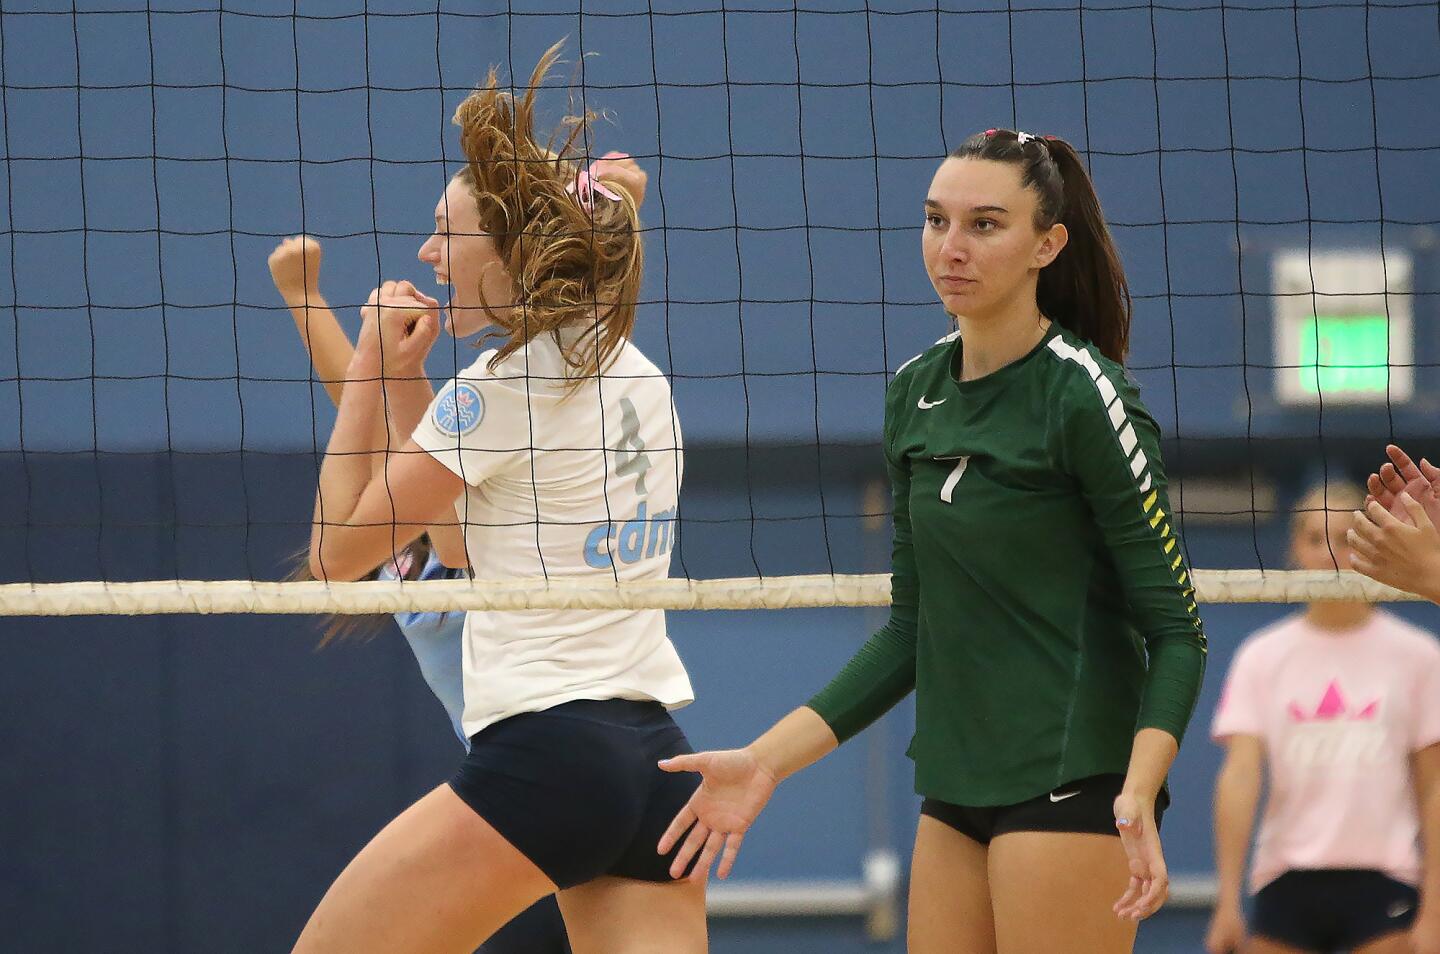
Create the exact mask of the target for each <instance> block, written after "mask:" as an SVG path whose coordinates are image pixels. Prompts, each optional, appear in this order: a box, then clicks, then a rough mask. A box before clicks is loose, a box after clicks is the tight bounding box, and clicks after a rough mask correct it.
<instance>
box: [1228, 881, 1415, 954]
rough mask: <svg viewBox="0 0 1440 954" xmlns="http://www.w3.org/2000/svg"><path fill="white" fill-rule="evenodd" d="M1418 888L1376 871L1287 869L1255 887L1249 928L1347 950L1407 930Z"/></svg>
mask: <svg viewBox="0 0 1440 954" xmlns="http://www.w3.org/2000/svg"><path fill="white" fill-rule="evenodd" d="M1419 907H1420V895H1419V893H1418V892H1417V891H1416V890H1415V889H1414V888H1412V887H1411V886H1410V885H1408V884H1404V883H1403V882H1400V881H1396V880H1395V879H1394V878H1391V877H1389V876H1387V875H1385V874H1384V873H1383V872H1379V871H1369V870H1362V869H1358V868H1325V869H1317V870H1309V871H1287V872H1286V873H1285V874H1283V875H1281V876H1280V877H1278V878H1276V879H1275V880H1274V881H1272V882H1270V883H1269V884H1267V885H1266V886H1265V887H1263V888H1261V889H1260V892H1259V893H1258V894H1256V895H1255V908H1254V912H1253V915H1252V917H1251V919H1250V930H1251V931H1253V932H1254V933H1255V934H1257V935H1259V936H1260V937H1263V938H1268V939H1269V940H1271V941H1277V942H1279V943H1280V944H1288V945H1290V946H1291V947H1299V948H1303V949H1304V950H1307V951H1349V950H1353V949H1354V948H1357V947H1361V946H1362V945H1365V944H1368V943H1369V942H1371V941H1373V940H1375V939H1376V938H1378V937H1381V936H1382V935H1385V934H1391V933H1394V932H1396V931H1405V930H1409V928H1410V925H1411V924H1412V923H1413V922H1414V920H1415V911H1416V909H1417V908H1419Z"/></svg>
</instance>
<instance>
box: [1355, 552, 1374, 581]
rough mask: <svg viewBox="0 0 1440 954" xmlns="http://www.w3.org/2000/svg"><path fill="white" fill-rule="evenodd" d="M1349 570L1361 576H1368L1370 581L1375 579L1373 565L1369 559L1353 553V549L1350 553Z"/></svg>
mask: <svg viewBox="0 0 1440 954" xmlns="http://www.w3.org/2000/svg"><path fill="white" fill-rule="evenodd" d="M1350 568H1351V569H1352V570H1354V571H1355V572H1356V573H1359V574H1360V575H1361V576H1368V577H1370V579H1372V580H1373V579H1375V573H1376V572H1377V567H1376V566H1375V564H1374V563H1373V562H1371V561H1370V559H1369V558H1367V557H1364V556H1361V555H1360V554H1359V553H1356V552H1354V550H1353V549H1352V550H1351V552H1350Z"/></svg>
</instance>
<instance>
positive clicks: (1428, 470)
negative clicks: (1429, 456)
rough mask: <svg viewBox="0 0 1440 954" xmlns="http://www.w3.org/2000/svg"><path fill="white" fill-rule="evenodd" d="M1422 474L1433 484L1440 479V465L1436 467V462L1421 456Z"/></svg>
mask: <svg viewBox="0 0 1440 954" xmlns="http://www.w3.org/2000/svg"><path fill="white" fill-rule="evenodd" d="M1420 476H1422V477H1424V478H1425V479H1426V480H1428V481H1430V483H1432V484H1433V483H1435V482H1437V481H1440V467H1436V466H1435V465H1434V464H1432V463H1430V462H1429V461H1428V460H1426V459H1425V458H1423V457H1422V458H1420Z"/></svg>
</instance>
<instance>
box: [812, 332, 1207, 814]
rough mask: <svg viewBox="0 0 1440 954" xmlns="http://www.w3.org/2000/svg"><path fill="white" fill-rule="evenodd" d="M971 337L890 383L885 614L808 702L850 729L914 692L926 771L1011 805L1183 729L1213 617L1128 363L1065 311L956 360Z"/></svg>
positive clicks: (1103, 769) (945, 343) (966, 793)
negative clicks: (1139, 743) (965, 373)
mask: <svg viewBox="0 0 1440 954" xmlns="http://www.w3.org/2000/svg"><path fill="white" fill-rule="evenodd" d="M960 348H961V342H960V340H959V337H958V335H951V336H949V337H948V338H945V339H942V340H941V341H940V342H938V343H937V344H936V345H935V346H934V347H932V348H930V349H929V350H927V351H925V352H924V353H923V354H921V355H920V356H919V357H917V358H915V359H913V360H912V361H910V362H909V363H908V364H906V365H904V366H902V367H901V369H900V371H899V372H898V373H897V374H896V376H895V378H894V380H893V381H891V383H890V386H889V388H888V389H887V391H886V403H885V435H884V438H885V439H884V443H885V456H886V462H887V465H888V470H889V474H890V480H891V483H892V489H893V493H894V520H895V532H894V550H893V557H892V581H891V614H890V619H889V622H888V623H887V624H886V625H885V626H884V627H883V628H882V629H880V630H879V631H878V632H876V633H875V634H874V635H873V636H872V637H871V638H870V640H869V641H868V642H867V643H866V644H865V645H864V646H863V647H861V649H860V651H859V652H858V653H857V654H856V655H855V657H854V658H853V659H852V660H851V661H850V663H849V664H848V665H847V666H846V667H845V669H844V670H843V671H842V672H841V673H840V674H839V675H838V676H837V677H836V678H835V679H834V680H833V681H832V682H831V683H830V684H829V685H828V686H826V687H825V688H824V689H823V690H821V692H820V693H819V694H818V695H816V696H815V697H814V698H813V699H812V700H811V701H810V703H809V704H810V707H811V708H813V709H814V710H815V711H816V712H818V713H819V714H820V715H821V717H822V718H824V719H825V721H826V722H827V723H828V724H829V725H830V726H831V728H832V729H834V731H835V733H836V735H837V736H838V737H839V738H840V740H841V741H844V740H845V739H847V738H849V737H850V736H852V735H854V734H855V733H856V732H859V731H860V730H861V729H863V728H864V727H865V726H867V725H869V724H870V723H871V722H872V721H874V720H875V719H877V718H878V717H879V716H880V715H882V714H883V713H884V712H885V711H887V710H888V709H889V708H890V707H892V706H893V705H895V704H896V703H897V702H899V701H900V700H901V699H902V698H904V697H905V696H906V695H907V694H908V693H909V692H910V691H911V690H912V689H913V690H914V691H915V707H916V710H915V725H916V729H915V736H914V738H913V740H912V741H911V744H910V753H909V754H910V756H911V758H913V759H914V761H915V788H916V791H917V792H919V793H920V794H921V795H924V796H926V797H929V798H935V799H939V800H942V801H946V802H951V803H954V804H958V805H973V806H984V805H1009V804H1014V803H1016V802H1021V801H1024V800H1026V799H1029V798H1033V797H1035V796H1037V795H1040V794H1043V793H1044V792H1047V791H1051V790H1053V789H1055V788H1056V787H1058V786H1060V785H1063V784H1065V783H1066V782H1070V781H1074V780H1076V779H1079V778H1084V777H1086V776H1090V775H1097V774H1101V773H1109V772H1116V773H1123V772H1125V771H1126V768H1127V766H1128V763H1129V757H1130V750H1131V746H1132V741H1133V738H1134V735H1135V733H1136V732H1137V731H1138V730H1139V729H1142V728H1147V727H1154V728H1158V729H1163V730H1165V731H1166V732H1169V733H1170V734H1172V735H1173V736H1175V738H1176V739H1177V740H1179V739H1180V738H1181V737H1182V736H1183V734H1184V730H1185V725H1186V723H1187V722H1188V721H1189V719H1190V714H1191V711H1192V709H1193V708H1194V705H1195V699H1196V696H1197V695H1198V693H1199V689H1200V681H1201V678H1202V675H1203V673H1204V668H1205V653H1206V645H1205V635H1204V630H1203V628H1202V626H1201V622H1200V617H1199V615H1198V614H1197V612H1196V607H1195V590H1194V585H1193V583H1192V582H1191V580H1190V575H1189V568H1188V567H1187V566H1186V563H1185V560H1184V557H1183V555H1182V554H1183V548H1182V547H1181V546H1180V543H1179V540H1178V539H1177V537H1176V532H1175V525H1174V523H1173V521H1172V518H1171V511H1170V502H1169V500H1168V498H1167V496H1166V481H1165V474H1164V469H1163V464H1162V462H1161V459H1160V448H1159V430H1158V428H1157V427H1156V424H1155V421H1154V420H1153V419H1152V418H1151V417H1150V415H1149V413H1147V412H1146V410H1145V408H1144V406H1143V405H1142V404H1141V403H1140V397H1139V392H1138V389H1137V388H1136V387H1135V385H1134V384H1133V383H1132V382H1131V380H1130V378H1129V376H1128V375H1127V374H1126V372H1125V370H1124V368H1123V367H1122V366H1120V365H1119V364H1117V363H1115V362H1113V361H1110V360H1108V359H1106V358H1105V357H1104V356H1102V355H1101V354H1100V353H1099V352H1098V351H1097V350H1096V349H1095V348H1094V346H1093V345H1091V344H1089V343H1088V342H1086V341H1084V340H1083V339H1080V338H1078V337H1076V336H1075V335H1073V334H1071V333H1070V332H1069V331H1066V330H1064V329H1062V328H1061V327H1060V326H1059V325H1052V327H1051V329H1050V330H1049V331H1048V332H1047V334H1046V336H1045V338H1044V340H1042V341H1041V342H1040V344H1038V345H1037V346H1036V347H1035V349H1034V350H1033V351H1031V352H1030V353H1029V354H1027V355H1026V356H1025V357H1023V358H1021V359H1020V360H1018V361H1016V362H1014V363H1013V364H1010V365H1007V366H1005V367H1004V368H1001V369H1000V370H998V371H996V372H994V373H993V374H989V375H986V376H985V377H983V378H979V379H977V380H973V381H965V382H961V381H959V380H958V371H959V368H960Z"/></svg>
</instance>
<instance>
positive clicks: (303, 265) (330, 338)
mask: <svg viewBox="0 0 1440 954" xmlns="http://www.w3.org/2000/svg"><path fill="white" fill-rule="evenodd" d="M320 263H321V248H320V243H319V242H317V241H315V240H314V239H312V238H310V237H308V236H304V235H298V236H295V237H294V238H288V239H286V240H285V241H283V242H281V243H280V244H279V245H278V246H277V247H276V248H275V251H273V252H271V253H270V258H269V262H268V264H269V266H270V277H271V278H272V279H274V281H275V289H276V291H278V292H279V293H280V297H281V298H283V299H284V301H285V304H286V306H287V307H288V308H289V309H290V316H291V317H292V318H294V320H295V330H296V331H297V332H298V333H299V335H300V343H301V344H303V345H304V346H305V352H306V354H308V355H309V356H310V363H311V365H312V366H313V367H314V368H315V375H316V377H317V378H318V379H319V380H320V381H321V383H323V384H324V385H325V393H326V394H328V395H329V396H330V400H331V401H333V402H335V406H336V408H339V407H340V400H341V398H342V397H343V395H344V393H345V378H346V375H347V373H348V372H349V370H350V365H351V362H352V361H353V360H354V358H355V348H354V347H353V346H352V345H351V344H350V338H349V337H348V336H347V335H346V334H345V329H343V328H341V327H340V322H339V320H338V319H336V317H335V313H334V312H333V311H331V310H330V306H329V304H328V303H327V302H326V301H325V297H324V296H323V295H321V294H320ZM394 384H395V385H396V386H395V387H394V388H392V387H390V382H386V388H385V391H384V394H383V401H382V393H381V391H380V389H378V388H374V389H371V390H372V391H373V392H374V393H373V399H374V401H375V407H373V408H369V409H363V410H364V411H365V417H366V419H367V420H369V421H370V432H369V433H370V441H369V443H368V444H367V445H366V447H367V449H370V450H376V451H378V450H381V449H384V448H386V447H389V448H399V447H403V446H405V443H406V442H407V441H408V440H409V439H410V435H411V433H413V432H414V430H415V425H416V424H418V423H419V422H420V417H421V415H423V414H424V413H425V408H426V407H428V406H429V404H430V399H431V398H432V397H434V390H433V389H432V388H431V387H430V381H429V379H428V378H426V377H424V375H418V376H416V377H414V378H412V379H406V380H403V381H396V382H394ZM367 393H369V392H367ZM382 406H383V407H384V408H385V409H386V410H387V411H388V412H389V413H388V414H384V413H380V410H379V409H380V408H381V407H382ZM354 413H355V412H352V414H354ZM385 459H386V458H385V456H384V455H381V454H374V455H370V456H369V458H368V460H369V462H370V467H371V471H372V475H373V473H376V472H379V470H380V469H381V468H382V467H383V465H384V461H385ZM427 532H428V533H429V535H430V543H431V546H432V547H434V549H435V553H436V555H437V556H438V557H439V558H440V561H441V562H442V563H444V564H445V565H446V566H449V567H465V566H468V565H469V561H468V560H467V558H466V554H465V534H464V532H463V531H462V530H461V528H460V526H459V525H458V524H457V523H456V522H455V520H454V519H453V517H452V518H451V519H449V520H447V521H445V522H444V523H442V524H441V525H439V526H435V527H430V528H428V530H427Z"/></svg>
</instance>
